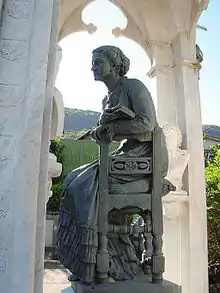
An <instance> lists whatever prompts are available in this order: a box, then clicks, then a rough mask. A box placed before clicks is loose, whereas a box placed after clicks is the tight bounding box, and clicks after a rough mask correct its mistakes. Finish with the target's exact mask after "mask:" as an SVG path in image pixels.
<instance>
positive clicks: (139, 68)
mask: <svg viewBox="0 0 220 293" xmlns="http://www.w3.org/2000/svg"><path fill="white" fill-rule="evenodd" d="M219 15H220V1H219V0H210V4H209V7H208V10H207V11H205V12H203V14H202V16H201V17H200V19H199V22H198V24H199V25H201V26H205V27H206V28H207V32H206V31H203V30H199V29H197V43H198V45H199V46H200V48H201V49H202V51H203V55H204V61H203V63H202V70H201V72H200V100H201V111H202V120H203V124H214V125H219V126H220V55H219V54H218V52H220V33H219V30H220V17H219ZM82 18H83V21H84V22H85V23H87V24H88V23H93V24H94V25H95V26H97V27H98V30H97V31H96V33H94V34H92V35H90V34H88V33H87V32H79V33H74V34H71V35H69V36H68V37H66V38H65V39H63V40H62V41H61V42H60V43H59V45H60V46H61V48H62V54H63V57H62V60H61V63H60V68H59V72H58V75H57V79H56V87H57V88H58V89H59V90H60V92H61V93H62V95H63V99H64V105H65V107H69V108H76V109H83V110H93V111H101V101H102V98H103V97H104V95H105V94H106V87H105V85H104V84H102V83H101V82H95V81H94V79H93V75H92V72H91V70H90V69H91V56H92V50H93V49H94V48H96V47H98V46H100V45H103V44H112V45H115V46H118V47H120V48H121V49H122V50H123V52H124V53H125V54H126V56H128V57H129V58H130V60H131V66H130V70H129V73H128V77H133V78H138V79H140V80H141V81H142V82H143V83H144V84H145V85H146V86H147V87H148V89H149V90H150V92H151V94H152V97H153V100H154V103H155V105H156V103H157V97H156V80H155V78H154V79H150V78H148V77H147V72H148V71H149V70H150V67H151V66H150V60H149V58H148V56H147V54H146V53H145V51H144V49H143V48H142V47H141V46H139V45H138V44H137V43H135V42H134V41H132V40H130V39H127V38H124V37H119V38H115V37H114V36H112V34H111V31H112V29H113V28H115V27H120V28H122V29H123V28H125V27H126V24H127V20H126V19H125V17H124V15H123V14H122V12H121V11H120V10H119V9H118V8H117V7H116V6H114V5H113V4H111V3H109V2H108V1H105V0H97V1H95V2H94V3H92V4H90V5H88V6H87V7H86V8H85V9H84V11H83V15H82Z"/></svg>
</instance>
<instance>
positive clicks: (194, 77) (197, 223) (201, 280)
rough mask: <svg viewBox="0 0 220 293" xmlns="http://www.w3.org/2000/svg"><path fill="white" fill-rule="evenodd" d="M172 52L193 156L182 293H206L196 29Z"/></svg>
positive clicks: (180, 115) (180, 113)
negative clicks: (186, 264)
mask: <svg viewBox="0 0 220 293" xmlns="http://www.w3.org/2000/svg"><path fill="white" fill-rule="evenodd" d="M172 48H173V56H174V63H175V88H176V90H175V94H176V105H177V121H178V126H179V128H180V130H181V132H182V134H183V147H184V148H185V149H187V150H188V151H189V154H190V158H189V163H188V167H187V171H186V172H185V176H184V188H185V190H186V191H187V193H188V195H189V236H188V241H189V242H188V247H189V251H188V255H182V261H185V262H186V263H188V264H189V266H188V270H185V272H183V273H182V285H183V293H189V292H190V293H207V292H208V274H207V269H208V261H207V226H206V196H205V181H204V153H203V137H202V121H201V111H200V99H199V84H198V71H197V67H198V66H197V61H196V56H195V53H196V51H195V50H196V46H195V29H193V31H192V32H191V33H189V32H182V33H180V34H178V35H177V37H176V38H175V39H174V40H173V41H172Z"/></svg>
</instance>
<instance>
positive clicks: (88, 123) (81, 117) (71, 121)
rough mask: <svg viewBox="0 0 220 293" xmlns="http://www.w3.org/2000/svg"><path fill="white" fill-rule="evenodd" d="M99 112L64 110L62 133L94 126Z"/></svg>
mask: <svg viewBox="0 0 220 293" xmlns="http://www.w3.org/2000/svg"><path fill="white" fill-rule="evenodd" d="M99 116H100V113H99V112H95V111H90V110H78V109H70V108H65V119H64V132H75V131H79V130H82V129H90V128H91V127H92V126H94V125H95V124H96V122H97V121H98V119H99Z"/></svg>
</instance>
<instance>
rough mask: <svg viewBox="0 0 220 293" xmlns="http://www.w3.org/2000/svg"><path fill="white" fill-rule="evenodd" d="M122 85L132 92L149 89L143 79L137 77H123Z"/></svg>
mask: <svg viewBox="0 0 220 293" xmlns="http://www.w3.org/2000/svg"><path fill="white" fill-rule="evenodd" d="M122 86H123V87H125V88H126V89H127V90H128V91H130V92H135V93H137V92H140V91H148V89H147V87H146V86H145V85H144V83H143V82H142V81H140V80H139V79H136V78H127V77H126V78H123V81H122Z"/></svg>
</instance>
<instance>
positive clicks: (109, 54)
mask: <svg viewBox="0 0 220 293" xmlns="http://www.w3.org/2000/svg"><path fill="white" fill-rule="evenodd" d="M92 53H93V54H94V53H101V54H103V55H104V56H105V57H106V58H107V59H108V61H109V63H110V64H111V65H112V66H113V67H114V68H115V70H116V71H117V73H118V74H119V76H121V77H122V76H124V75H125V74H126V73H127V72H128V70H129V67H130V60H129V59H128V58H127V57H126V56H125V54H124V53H123V52H122V50H121V49H119V48H118V47H115V46H101V47H98V48H97V49H95V50H93V52H92Z"/></svg>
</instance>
